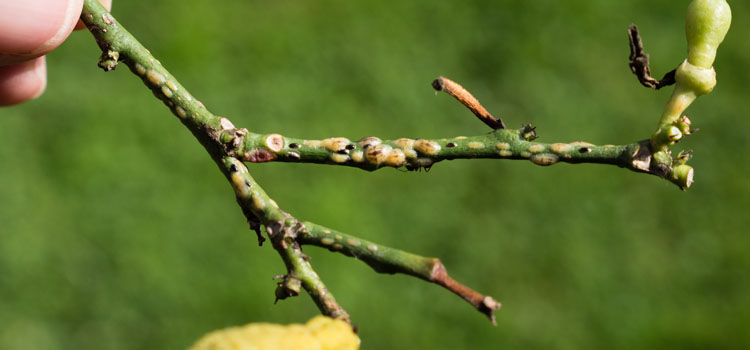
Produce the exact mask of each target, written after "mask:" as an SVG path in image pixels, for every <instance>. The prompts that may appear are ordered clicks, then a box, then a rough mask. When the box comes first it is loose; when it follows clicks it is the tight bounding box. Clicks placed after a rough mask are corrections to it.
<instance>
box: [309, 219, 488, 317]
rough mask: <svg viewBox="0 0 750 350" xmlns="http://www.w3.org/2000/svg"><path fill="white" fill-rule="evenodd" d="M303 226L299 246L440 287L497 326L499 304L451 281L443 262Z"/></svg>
mask: <svg viewBox="0 0 750 350" xmlns="http://www.w3.org/2000/svg"><path fill="white" fill-rule="evenodd" d="M304 225H305V227H306V231H305V234H304V235H301V236H299V237H298V241H299V242H300V244H309V245H314V246H318V247H323V248H328V249H329V250H331V251H334V252H339V253H341V254H344V255H347V256H351V257H354V258H356V259H358V260H361V261H362V262H364V263H365V264H367V265H369V266H370V267H372V269H373V270H375V271H376V272H378V273H388V274H394V273H403V274H406V275H411V276H414V277H417V278H420V279H423V280H425V281H428V282H432V283H435V284H437V285H440V286H442V287H444V288H445V289H448V290H449V291H451V292H453V293H455V294H456V295H458V296H459V297H461V298H462V299H464V300H466V301H467V302H468V303H469V304H471V305H472V306H474V308H476V309H477V310H478V311H479V312H481V313H483V314H485V315H486V316H487V317H488V318H489V319H490V321H491V322H492V324H495V325H496V324H497V323H496V321H495V314H494V311H495V310H497V309H499V308H500V306H501V305H500V303H499V302H497V301H496V300H495V299H494V298H492V297H491V296H489V295H484V294H482V293H479V292H477V291H475V290H473V289H471V288H469V287H467V286H465V285H463V284H461V283H459V282H458V281H456V280H454V279H453V278H451V276H449V275H448V271H447V270H446V269H445V266H444V265H443V263H442V262H441V261H440V259H437V258H429V257H424V256H421V255H416V254H412V253H409V252H405V251H403V250H399V249H394V248H390V247H387V246H384V245H380V244H377V243H373V242H370V241H367V240H364V239H361V238H358V237H354V236H350V235H347V234H345V233H341V232H338V231H335V230H331V229H329V228H326V227H323V226H320V225H316V224H314V223H311V222H305V223H304Z"/></svg>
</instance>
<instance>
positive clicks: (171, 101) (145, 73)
mask: <svg viewBox="0 0 750 350" xmlns="http://www.w3.org/2000/svg"><path fill="white" fill-rule="evenodd" d="M81 19H82V20H83V22H84V23H85V24H86V26H87V27H88V29H89V30H90V31H91V33H92V34H93V35H94V37H95V38H96V41H97V43H98V45H99V47H100V48H101V50H102V56H101V58H100V60H99V66H100V67H101V68H103V69H104V70H105V71H109V70H113V69H115V68H116V67H117V65H118V64H119V63H124V64H126V65H127V66H128V67H129V68H130V70H131V71H132V72H133V73H134V74H136V75H137V76H139V77H140V78H141V79H142V80H143V82H144V83H145V84H146V86H147V87H148V88H149V89H151V91H152V92H153V93H154V95H155V96H156V97H157V98H158V99H160V100H161V101H162V102H163V103H164V104H165V105H166V106H167V107H168V108H169V109H170V111H171V112H172V113H173V114H174V115H175V116H177V117H178V119H179V120H180V121H181V122H182V123H183V124H184V125H185V126H186V127H187V128H188V129H189V130H190V131H191V132H192V133H193V135H194V136H195V137H196V138H197V139H198V140H199V142H200V143H201V144H202V145H203V146H204V148H205V149H206V150H207V151H208V153H209V155H210V156H211V158H212V159H213V160H214V162H215V163H216V164H217V165H218V166H219V168H220V170H221V171H222V173H224V175H225V177H226V178H227V180H228V181H229V182H230V183H231V185H232V187H233V188H234V191H235V194H236V198H237V202H238V204H239V205H240V207H241V208H242V212H243V214H244V215H245V217H246V219H247V221H248V223H249V224H250V228H251V229H252V230H254V231H255V232H256V233H257V234H258V239H259V243H261V244H262V243H263V240H264V238H263V236H262V234H261V231H260V227H261V225H263V226H265V228H266V233H267V236H268V238H269V239H270V241H271V244H272V246H273V247H274V249H275V250H276V251H277V252H278V253H279V255H280V256H281V258H282V260H283V261H284V264H285V266H286V269H287V274H286V275H283V276H282V278H283V279H282V282H280V283H279V285H278V289H277V291H276V298H277V300H278V299H284V298H286V297H290V296H296V295H298V294H299V293H300V291H301V288H304V289H305V291H306V292H307V293H308V294H309V295H310V296H311V297H312V299H313V300H314V302H315V303H316V305H317V306H318V308H319V309H320V310H321V312H322V313H323V314H325V315H328V316H331V317H334V318H340V319H344V320H346V321H349V315H348V313H347V312H346V311H345V310H344V309H343V308H342V307H341V305H339V304H338V303H337V302H336V300H335V298H334V297H333V295H332V294H331V293H330V292H329V291H328V289H327V288H326V286H325V285H324V284H323V282H322V281H321V279H320V277H319V276H318V275H317V273H315V271H314V270H313V268H312V266H311V265H310V263H309V262H308V261H307V258H306V256H305V255H304V253H303V252H302V248H301V245H303V244H309V245H316V246H322V247H327V248H329V249H331V250H335V251H339V252H341V253H343V254H346V255H349V256H353V257H356V258H358V259H361V260H363V261H364V262H365V263H367V264H368V265H370V266H371V267H373V268H374V269H375V270H376V271H377V272H381V273H404V274H409V275H412V276H416V277H419V278H421V279H423V280H426V281H429V282H432V283H436V284H439V285H441V286H443V287H445V288H446V289H448V290H450V291H452V292H454V293H455V294H457V295H459V296H461V297H462V298H464V299H465V300H467V301H468V302H469V303H471V304H472V305H473V306H474V307H475V308H476V309H478V310H479V311H481V312H482V313H484V314H486V315H487V316H488V317H489V318H490V319H491V320H492V321H493V322H494V315H493V311H494V310H496V309H498V308H499V307H500V304H499V303H497V302H496V301H495V300H494V299H493V298H491V297H489V296H485V295H482V294H480V293H478V292H476V291H474V290H472V289H470V288H468V287H466V286H464V285H462V284H460V283H458V282H457V281H455V280H454V279H452V278H451V277H450V276H449V275H448V274H447V271H446V270H445V267H444V266H443V264H442V263H441V262H440V261H439V260H438V259H436V258H427V257H422V256H419V255H415V254H411V253H407V252H404V251H400V250H397V249H392V248H388V247H385V246H381V245H377V244H375V243H372V242H368V241H365V240H361V239H359V238H356V237H353V236H348V235H345V234H343V233H339V232H334V231H331V230H329V229H326V228H324V227H322V226H318V225H316V224H313V223H310V222H305V223H302V222H300V221H299V220H297V219H296V218H294V217H293V216H292V215H290V214H288V213H286V212H284V211H283V210H281V209H280V208H279V206H278V205H277V204H276V202H274V201H273V200H272V199H271V198H270V197H269V196H268V195H267V194H266V193H265V191H264V190H263V189H262V188H261V187H260V185H259V184H258V183H257V182H256V181H255V180H254V179H253V178H252V176H251V175H250V173H249V171H248V170H247V167H246V166H245V164H244V163H243V161H244V162H269V161H283V162H305V163H325V164H337V165H346V166H353V167H358V168H362V169H365V170H375V169H378V168H381V167H394V168H399V167H405V168H407V169H409V170H419V169H422V168H425V169H429V168H430V167H431V166H432V165H433V164H435V163H437V162H440V161H443V160H452V159H469V158H498V159H521V160H530V161H531V162H533V163H534V164H537V165H545V166H546V165H552V164H555V163H558V162H566V163H601V164H611V165H617V166H620V167H624V168H627V169H630V170H633V171H637V172H644V173H649V174H653V175H657V176H660V177H663V178H665V179H668V180H670V181H672V182H674V183H676V184H678V186H680V187H681V188H683V187H687V186H689V184H690V183H691V182H692V168H690V169H688V168H686V167H685V166H684V162H685V161H687V159H688V158H689V154H681V155H679V156H678V157H677V158H676V159H672V158H671V155H669V154H668V153H666V151H665V150H662V149H659V150H658V151H659V152H654V151H653V150H652V147H653V146H652V145H653V142H650V141H649V140H646V141H640V142H635V143H631V144H627V145H619V146H615V145H604V146H597V145H593V144H589V143H584V142H571V143H539V142H534V139H536V132H535V128H533V127H531V126H530V125H526V126H523V127H522V128H520V129H516V130H508V129H506V128H505V125H504V124H503V122H502V121H501V120H499V119H495V118H494V117H493V116H492V115H491V114H490V113H489V112H488V111H487V110H486V109H485V108H484V107H482V105H481V104H480V103H479V101H478V100H477V99H476V98H474V97H473V96H472V95H471V94H470V93H469V92H468V91H466V89H464V88H463V87H461V86H460V85H459V84H457V83H455V82H453V81H451V80H449V79H447V78H443V77H439V78H438V79H436V80H435V81H434V82H433V87H434V88H435V89H436V90H440V91H445V92H446V93H448V94H450V95H451V96H453V97H455V98H456V99H458V100H459V101H460V102H461V103H463V104H464V105H465V106H466V107H468V108H469V109H470V110H471V111H472V112H473V113H474V114H475V115H476V116H477V117H478V118H479V119H480V120H482V121H483V122H484V123H485V124H487V125H488V126H490V127H491V128H492V129H493V131H492V132H490V133H488V134H485V135H479V136H471V137H464V136H458V137H452V138H442V139H411V138H400V139H396V140H385V141H384V140H381V139H379V138H377V137H374V136H371V137H365V138H363V139H361V140H359V141H357V142H352V141H350V140H349V139H347V138H343V137H334V138H327V139H323V140H306V139H298V138H291V137H285V136H282V135H280V134H258V133H253V132H250V131H248V130H247V129H244V128H237V127H235V126H234V125H233V124H232V122H231V121H229V120H228V119H226V118H221V117H217V116H215V115H213V114H212V113H211V112H209V111H208V110H207V109H206V108H205V106H204V105H203V104H202V103H201V102H200V101H198V100H197V99H195V98H194V97H193V96H192V95H191V94H190V93H189V92H188V91H187V90H186V89H185V88H184V87H183V86H182V85H181V84H180V83H179V82H178V81H177V80H176V79H175V78H174V76H172V75H171V74H170V73H169V72H168V71H167V70H166V69H165V68H164V67H163V66H162V65H161V63H160V62H159V61H158V60H156V59H155V58H154V57H153V56H152V55H151V53H150V52H149V51H148V50H147V49H146V48H145V47H143V46H142V45H141V44H140V43H139V42H138V41H137V40H136V39H135V38H134V37H133V36H132V35H131V34H130V33H128V31H127V30H125V28H123V27H122V26H121V25H120V24H119V23H118V22H117V21H116V20H115V19H114V18H113V17H112V16H111V15H110V14H109V12H107V10H106V9H104V8H103V7H102V6H101V5H100V4H99V2H98V1H97V0H84V7H83V12H82V14H81ZM629 33H630V42H631V45H630V46H631V58H630V61H631V63H630V65H631V69H632V70H633V72H634V73H635V74H636V75H637V76H638V77H639V80H640V81H641V82H642V83H643V84H644V85H646V86H649V87H652V88H655V89H657V88H659V87H661V86H663V85H664V84H668V83H669V81H666V82H664V79H662V81H656V83H655V82H654V81H655V79H653V78H651V76H650V69H649V67H648V55H647V54H645V53H643V45H642V42H641V39H640V37H639V35H638V31H637V28H636V27H635V26H631V29H630V30H629ZM668 75H669V74H668ZM681 123H682V124H686V125H687V126H689V122H681ZM652 139H653V138H652ZM651 141H653V140H651ZM652 158H653V159H655V160H656V161H652ZM669 162H672V163H669ZM675 162H676V163H675ZM680 162H681V163H680ZM675 169H677V170H680V171H682V172H683V173H685V172H688V171H689V173H687V174H683V175H684V176H682V178H681V179H678V178H677V177H676V175H675V174H676V173H677V171H675ZM684 179H689V181H685V180H684ZM686 183H687V184H686Z"/></svg>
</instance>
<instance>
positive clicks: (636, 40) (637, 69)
mask: <svg viewBox="0 0 750 350" xmlns="http://www.w3.org/2000/svg"><path fill="white" fill-rule="evenodd" d="M628 39H629V40H630V71H632V72H633V74H635V76H636V77H638V81H640V82H641V85H643V86H645V87H647V88H651V89H654V90H659V89H661V88H663V87H665V86H669V85H672V84H674V83H675V79H674V75H675V71H676V69H672V70H671V71H669V72H667V74H664V77H662V78H661V80H656V79H654V78H653V77H652V76H651V68H650V67H649V55H648V54H647V53H645V52H643V41H641V36H640V34H638V27H636V25H635V24H631V25H630V27H628Z"/></svg>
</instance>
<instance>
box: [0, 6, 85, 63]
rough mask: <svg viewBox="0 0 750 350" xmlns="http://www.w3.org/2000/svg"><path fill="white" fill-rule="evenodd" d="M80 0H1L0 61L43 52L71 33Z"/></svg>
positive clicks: (3, 61)
mask: <svg viewBox="0 0 750 350" xmlns="http://www.w3.org/2000/svg"><path fill="white" fill-rule="evenodd" d="M82 8H83V0H64V1H62V0H23V1H0V65H9V64H16V63H19V62H21V61H25V60H28V59H31V58H35V57H39V56H43V55H45V54H47V53H48V52H50V51H52V50H53V49H55V48H56V47H58V46H59V45H60V44H62V42H63V41H64V40H65V39H66V38H67V37H68V35H70V32H71V31H72V30H73V26H75V23H76V21H77V20H78V17H79V16H80V13H81V9H82Z"/></svg>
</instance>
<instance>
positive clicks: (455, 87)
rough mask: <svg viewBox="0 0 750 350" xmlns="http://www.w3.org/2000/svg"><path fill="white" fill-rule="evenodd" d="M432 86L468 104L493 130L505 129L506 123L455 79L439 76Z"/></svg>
mask: <svg viewBox="0 0 750 350" xmlns="http://www.w3.org/2000/svg"><path fill="white" fill-rule="evenodd" d="M432 87H433V88H435V90H437V91H445V92H446V93H448V95H451V96H453V97H454V98H455V99H457V100H458V101H459V102H461V103H462V104H463V105H464V106H466V108H468V109H469V110H471V112H472V113H474V115H476V116H477V118H479V120H481V121H482V122H484V123H485V124H487V126H489V127H490V128H492V130H497V129H505V124H503V121H502V120H500V119H495V117H493V116H492V114H490V112H488V111H487V110H486V109H485V108H484V107H482V104H481V103H479V100H477V99H476V97H474V96H473V95H472V94H471V93H469V91H467V90H466V89H464V87H463V86H461V85H459V84H458V83H456V82H455V81H453V80H450V79H448V78H446V77H438V78H437V79H435V81H433V82H432Z"/></svg>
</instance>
